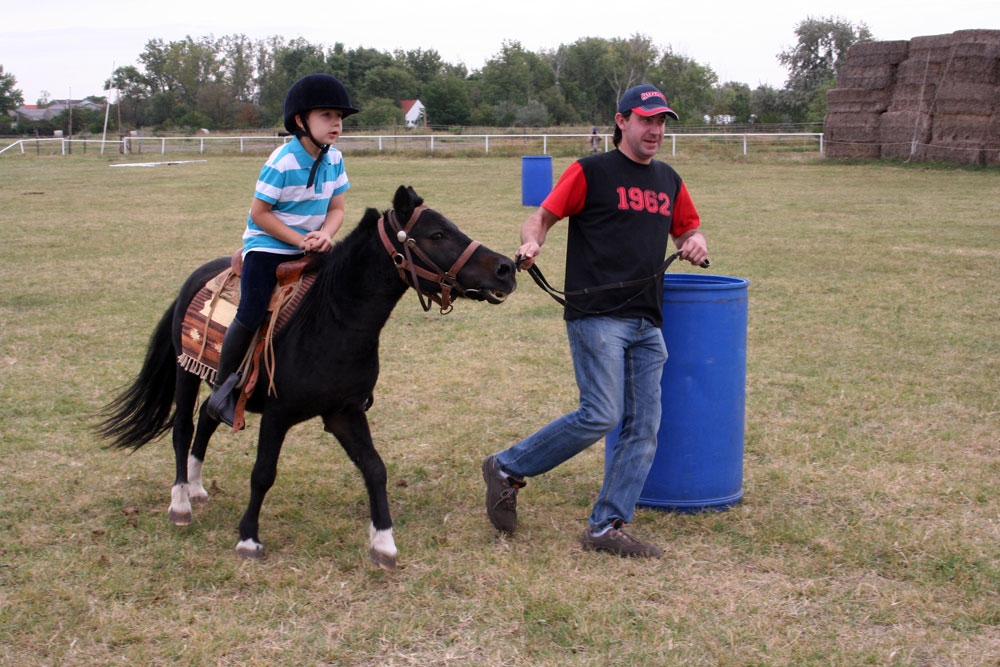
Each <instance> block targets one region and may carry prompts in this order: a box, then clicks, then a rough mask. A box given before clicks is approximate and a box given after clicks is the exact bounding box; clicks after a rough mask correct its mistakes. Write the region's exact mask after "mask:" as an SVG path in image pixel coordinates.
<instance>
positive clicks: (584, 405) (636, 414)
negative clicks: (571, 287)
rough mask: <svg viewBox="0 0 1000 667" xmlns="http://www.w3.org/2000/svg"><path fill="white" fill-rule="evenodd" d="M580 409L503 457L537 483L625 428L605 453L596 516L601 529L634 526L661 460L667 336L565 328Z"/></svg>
mask: <svg viewBox="0 0 1000 667" xmlns="http://www.w3.org/2000/svg"><path fill="white" fill-rule="evenodd" d="M566 331H567V334H568V336H569V346H570V352H571V353H572V355H573V370H574V372H575V373H576V384H577V386H578V387H579V389H580V407H579V408H578V409H577V410H576V411H574V412H571V413H569V414H567V415H563V416H562V417H560V418H559V419H556V420H555V421H553V422H551V423H550V424H548V425H547V426H544V427H542V428H541V430H539V431H537V432H535V433H534V434H532V435H530V436H528V437H527V438H525V439H524V440H522V441H521V442H519V443H517V444H516V445H514V446H513V447H511V448H510V449H507V450H504V451H502V452H500V453H499V454H497V457H496V464H497V466H498V467H499V468H500V469H501V470H503V471H504V472H506V473H507V474H509V475H513V476H514V477H518V478H524V477H534V476H536V475H541V474H542V473H545V472H548V471H549V470H552V469H553V468H555V467H556V466H557V465H559V464H560V463H562V462H563V461H566V460H568V459H570V458H572V457H573V456H575V455H577V454H579V453H580V452H582V451H583V450H584V449H586V448H587V447H590V446H591V445H592V444H594V443H595V442H597V441H598V440H600V439H601V438H603V437H604V436H606V435H607V434H608V433H610V432H611V431H612V430H613V429H614V428H615V427H616V426H618V424H619V422H621V425H622V430H621V435H620V436H619V437H618V439H617V440H616V442H615V445H614V448H613V449H612V450H609V451H607V452H606V453H605V459H606V472H605V476H604V484H603V485H602V487H601V493H600V495H599V496H598V497H597V502H596V503H595V504H594V509H593V513H592V514H591V515H590V525H591V528H593V529H595V530H598V529H602V528H604V527H605V526H607V525H609V524H610V523H611V522H612V521H613V520H614V519H621V520H623V521H625V522H626V523H628V522H630V521H631V520H632V515H633V514H634V513H635V504H636V502H637V501H638V500H639V494H640V493H641V492H642V487H643V484H645V481H646V475H647V474H648V473H649V469H650V467H651V466H652V465H653V456H654V455H655V454H656V435H657V431H658V430H659V427H660V413H661V411H662V408H661V404H660V377H661V376H662V374H663V364H664V363H665V362H666V360H667V349H666V345H665V344H664V342H663V332H662V331H661V330H660V329H659V328H658V327H656V326H654V325H653V324H650V323H649V322H648V321H647V320H644V319H619V318H614V317H585V318H582V319H577V320H570V321H568V322H567V323H566Z"/></svg>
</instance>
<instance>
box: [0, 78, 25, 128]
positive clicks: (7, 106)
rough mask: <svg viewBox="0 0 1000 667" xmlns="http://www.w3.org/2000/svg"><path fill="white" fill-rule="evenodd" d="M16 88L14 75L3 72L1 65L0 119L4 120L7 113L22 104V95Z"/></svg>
mask: <svg viewBox="0 0 1000 667" xmlns="http://www.w3.org/2000/svg"><path fill="white" fill-rule="evenodd" d="M16 86H17V79H16V78H15V77H14V75H13V74H11V73H10V72H4V70H3V65H0V117H4V118H6V117H7V112H8V111H13V110H14V109H16V108H18V107H19V106H21V105H22V104H24V94H23V93H22V92H21V91H20V90H18V89H17V87H16Z"/></svg>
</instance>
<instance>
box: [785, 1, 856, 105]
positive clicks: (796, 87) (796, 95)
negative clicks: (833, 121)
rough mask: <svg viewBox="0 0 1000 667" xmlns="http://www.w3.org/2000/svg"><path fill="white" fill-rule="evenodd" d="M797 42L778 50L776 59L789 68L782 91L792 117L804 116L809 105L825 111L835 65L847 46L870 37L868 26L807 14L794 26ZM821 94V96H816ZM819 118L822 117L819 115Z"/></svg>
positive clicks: (835, 72)
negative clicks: (827, 93)
mask: <svg viewBox="0 0 1000 667" xmlns="http://www.w3.org/2000/svg"><path fill="white" fill-rule="evenodd" d="M795 34H796V35H797V36H798V43H797V44H796V45H795V46H793V47H791V48H789V49H787V50H785V51H782V52H781V53H779V54H778V62H779V63H780V64H781V65H782V66H784V67H785V68H787V69H788V80H787V81H786V82H785V91H786V92H787V94H788V96H789V100H788V107H789V111H790V113H791V114H792V116H793V118H792V120H794V121H796V122H799V121H803V120H807V119H808V116H809V109H810V107H812V109H813V113H819V112H820V110H822V112H824V113H825V110H826V94H825V91H826V89H827V88H829V84H830V83H831V82H833V81H836V78H837V68H838V67H839V66H840V65H841V64H842V63H843V61H844V57H845V56H846V55H847V50H848V49H849V48H850V47H851V46H852V45H853V44H855V43H857V42H866V41H871V39H872V33H871V30H869V28H868V26H867V25H865V24H864V23H859V24H858V25H857V26H855V25H854V24H852V23H850V22H849V21H846V20H844V19H841V18H837V17H826V18H819V19H816V18H811V17H810V18H807V19H806V20H804V21H802V22H801V23H799V24H798V25H797V26H795ZM820 94H822V97H823V100H821V101H819V102H817V100H816V98H817V97H818V96H819V95H820ZM821 119H822V117H821Z"/></svg>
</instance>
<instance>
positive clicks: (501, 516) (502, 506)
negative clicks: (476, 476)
mask: <svg viewBox="0 0 1000 667" xmlns="http://www.w3.org/2000/svg"><path fill="white" fill-rule="evenodd" d="M495 459H496V457H495V456H487V457H486V458H485V459H484V460H483V479H484V480H485V481H486V515H487V516H489V517H490V523H492V524H493V526H494V528H496V529H497V530H502V531H503V532H505V533H513V532H514V529H515V528H517V490H518V489H520V488H521V487H523V486H524V484H525V483H524V481H523V480H519V479H514V478H513V477H508V476H507V475H505V474H503V473H502V472H500V471H499V470H497V467H496V463H495Z"/></svg>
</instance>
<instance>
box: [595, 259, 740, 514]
mask: <svg viewBox="0 0 1000 667" xmlns="http://www.w3.org/2000/svg"><path fill="white" fill-rule="evenodd" d="M749 284H750V281H749V280H746V279H744V278H732V277H729V276H712V275H700V274H679V273H674V274H670V273H668V274H666V275H664V277H663V287H664V290H663V338H664V340H665V342H666V344H667V355H668V358H667V362H666V364H664V366H663V378H662V379H661V380H660V386H661V387H662V388H663V396H662V399H661V403H662V406H663V415H662V417H661V419H660V430H659V432H658V434H657V449H656V457H655V458H654V459H653V467H652V468H651V469H650V471H649V476H648V477H647V478H646V484H645V485H644V486H643V489H642V493H641V494H640V496H639V501H638V503H637V504H638V505H639V506H642V507H650V508H653V509H660V510H665V511H675V512H698V511H710V510H724V509H728V508H730V507H733V506H735V505H736V504H737V503H739V501H740V499H741V498H742V497H743V428H744V416H745V405H746V361H747V356H746V343H747V287H748V285H749ZM618 433H619V431H618V429H616V430H615V431H614V432H612V433H611V434H609V435H608V437H607V443H608V445H609V447H610V445H611V444H613V443H614V442H615V441H616V440H617V437H618Z"/></svg>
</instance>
